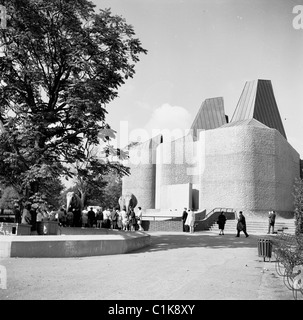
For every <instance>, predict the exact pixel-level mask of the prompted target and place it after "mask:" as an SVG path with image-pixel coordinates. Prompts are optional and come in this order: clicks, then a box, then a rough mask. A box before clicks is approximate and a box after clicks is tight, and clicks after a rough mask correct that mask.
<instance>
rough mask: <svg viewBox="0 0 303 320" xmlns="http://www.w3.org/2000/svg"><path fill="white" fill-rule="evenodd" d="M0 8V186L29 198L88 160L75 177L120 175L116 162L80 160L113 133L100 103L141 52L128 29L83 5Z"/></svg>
mask: <svg viewBox="0 0 303 320" xmlns="http://www.w3.org/2000/svg"><path fill="white" fill-rule="evenodd" d="M0 4H1V5H4V6H5V7H6V10H7V14H8V15H9V16H10V19H9V20H8V21H7V28H6V29H1V30H0V45H1V47H0V51H1V56H0V132H1V134H0V179H1V182H2V183H4V184H5V185H13V186H14V187H15V188H16V189H17V190H18V192H22V193H23V194H26V196H30V195H31V194H33V193H35V192H37V191H39V190H40V189H41V187H43V186H44V187H45V186H47V184H48V183H49V181H51V180H54V179H58V178H59V176H61V175H65V176H72V175H73V174H74V172H73V171H72V170H71V169H70V168H71V167H70V164H72V163H75V162H77V161H78V162H82V161H86V162H87V161H88V163H87V164H86V167H85V169H83V170H84V171H82V173H85V172H86V173H87V172H88V171H87V170H88V169H89V170H92V171H90V174H99V173H101V174H102V173H103V172H104V171H106V170H107V169H108V168H109V167H112V168H114V169H115V170H118V171H119V172H122V173H123V174H127V173H128V170H127V168H125V167H123V166H122V165H120V164H119V163H117V162H116V163H111V162H109V161H108V160H107V161H103V160H102V159H100V158H99V159H96V157H91V158H89V159H88V158H87V157H86V153H85V148H84V145H85V143H86V142H87V143H89V144H90V145H96V144H98V143H99V140H100V139H101V140H104V141H109V140H110V135H111V134H113V130H112V129H111V128H110V126H109V125H108V124H107V123H106V119H105V116H106V113H107V111H106V105H107V104H108V103H109V102H110V101H112V100H113V99H114V98H116V97H117V95H118V88H119V87H120V86H121V85H123V83H124V82H125V79H127V78H128V77H132V76H133V75H134V73H135V64H136V63H137V62H138V61H139V55H140V54H142V53H146V50H145V49H144V48H143V47H142V45H141V42H140V40H139V39H138V38H136V37H135V33H134V30H133V27H132V26H131V25H129V24H127V23H126V21H125V20H124V19H123V18H122V17H121V16H117V15H113V14H112V13H111V11H110V9H105V10H100V11H99V12H96V11H95V6H94V4H93V3H92V2H90V1H87V0H72V1H71V0H70V1H69V0H48V1H42V0H0ZM106 148H107V153H106V155H108V153H109V152H110V151H113V152H117V150H114V149H113V148H110V146H109V145H107V146H106ZM85 170H86V171H85ZM82 176H83V175H82Z"/></svg>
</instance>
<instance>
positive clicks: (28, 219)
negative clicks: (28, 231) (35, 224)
mask: <svg viewBox="0 0 303 320" xmlns="http://www.w3.org/2000/svg"><path fill="white" fill-rule="evenodd" d="M30 208H31V205H30V204H26V205H25V207H24V209H23V212H22V220H21V223H24V224H31V220H32V216H31V214H30V211H29V210H30Z"/></svg>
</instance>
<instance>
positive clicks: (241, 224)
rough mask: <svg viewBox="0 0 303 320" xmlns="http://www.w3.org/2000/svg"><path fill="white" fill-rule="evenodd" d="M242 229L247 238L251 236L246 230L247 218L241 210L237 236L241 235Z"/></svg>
mask: <svg viewBox="0 0 303 320" xmlns="http://www.w3.org/2000/svg"><path fill="white" fill-rule="evenodd" d="M241 231H243V233H244V234H245V236H246V238H247V237H248V236H249V235H248V234H247V232H246V220H245V217H244V215H243V213H242V211H240V212H239V218H238V223H237V235H236V237H240V232H241Z"/></svg>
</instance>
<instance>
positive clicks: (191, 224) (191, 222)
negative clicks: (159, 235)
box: [185, 209, 195, 233]
mask: <svg viewBox="0 0 303 320" xmlns="http://www.w3.org/2000/svg"><path fill="white" fill-rule="evenodd" d="M185 224H186V225H187V226H188V227H189V232H190V233H194V225H195V215H194V212H193V211H191V210H190V209H188V212H187V218H186V221H185Z"/></svg>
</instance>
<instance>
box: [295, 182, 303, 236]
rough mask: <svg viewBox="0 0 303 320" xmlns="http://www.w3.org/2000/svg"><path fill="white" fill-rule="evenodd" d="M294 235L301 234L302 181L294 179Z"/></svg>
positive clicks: (302, 222) (302, 230) (302, 211)
mask: <svg viewBox="0 0 303 320" xmlns="http://www.w3.org/2000/svg"><path fill="white" fill-rule="evenodd" d="M294 207H295V211H294V213H295V226H296V234H300V233H303V179H301V178H300V179H296V182H295V186H294Z"/></svg>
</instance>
